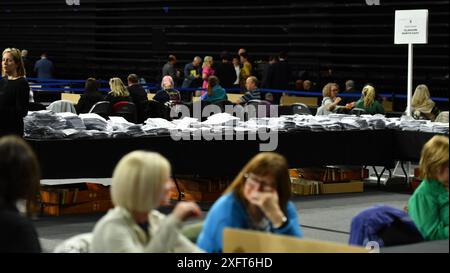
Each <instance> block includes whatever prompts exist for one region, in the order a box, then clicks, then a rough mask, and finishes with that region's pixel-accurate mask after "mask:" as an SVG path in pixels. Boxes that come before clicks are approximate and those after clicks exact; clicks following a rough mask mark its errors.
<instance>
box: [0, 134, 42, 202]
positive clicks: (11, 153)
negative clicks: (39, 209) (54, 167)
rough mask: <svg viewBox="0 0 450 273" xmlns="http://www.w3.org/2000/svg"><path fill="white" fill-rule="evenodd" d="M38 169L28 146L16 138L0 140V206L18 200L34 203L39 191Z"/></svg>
mask: <svg viewBox="0 0 450 273" xmlns="http://www.w3.org/2000/svg"><path fill="white" fill-rule="evenodd" d="M39 180H40V169H39V164H38V161H37V159H36V156H35V154H34V152H33V150H32V149H31V148H30V146H29V145H28V144H27V143H26V142H25V141H24V140H23V139H21V138H19V137H17V136H5V137H2V138H0V206H2V205H6V206H10V205H15V202H16V201H17V200H19V199H22V198H24V199H27V200H29V201H34V200H35V198H36V194H37V193H38V190H39Z"/></svg>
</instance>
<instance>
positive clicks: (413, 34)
mask: <svg viewBox="0 0 450 273" xmlns="http://www.w3.org/2000/svg"><path fill="white" fill-rule="evenodd" d="M394 43H395V44H407V45H408V85H407V96H408V101H407V107H406V115H407V116H411V101H412V89H413V44H427V43H428V10H427V9H420V10H396V11H395V37H394Z"/></svg>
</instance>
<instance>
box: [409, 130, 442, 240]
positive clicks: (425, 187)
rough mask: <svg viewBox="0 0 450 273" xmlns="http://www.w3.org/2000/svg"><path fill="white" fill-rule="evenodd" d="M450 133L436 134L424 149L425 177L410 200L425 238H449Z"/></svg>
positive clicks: (410, 212)
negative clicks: (449, 140)
mask: <svg viewBox="0 0 450 273" xmlns="http://www.w3.org/2000/svg"><path fill="white" fill-rule="evenodd" d="M448 152H449V151H448V137H445V136H434V137H433V138H432V139H430V140H429V141H428V142H427V143H426V144H425V146H424V147H423V150H422V155H421V158H420V163H419V164H420V167H419V168H420V176H421V177H422V178H423V179H424V180H423V181H422V183H421V184H420V186H419V187H418V188H417V189H416V191H415V192H414V194H413V195H412V196H411V198H410V199H409V202H408V207H407V209H408V214H409V216H410V217H411V218H412V219H413V221H414V223H415V224H416V226H417V228H418V229H419V231H420V232H421V233H422V236H423V237H424V239H425V240H428V241H431V240H443V239H448V213H449V211H448V180H449V179H448V167H449V165H448V163H449V161H448V156H449V155H448Z"/></svg>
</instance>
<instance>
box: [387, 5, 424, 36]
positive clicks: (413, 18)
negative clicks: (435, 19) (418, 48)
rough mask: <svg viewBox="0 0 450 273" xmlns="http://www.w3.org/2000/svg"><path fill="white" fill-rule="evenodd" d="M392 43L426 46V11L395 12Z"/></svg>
mask: <svg viewBox="0 0 450 273" xmlns="http://www.w3.org/2000/svg"><path fill="white" fill-rule="evenodd" d="M394 43H395V44H427V43H428V10H427V9H418V10H396V11H395V37H394Z"/></svg>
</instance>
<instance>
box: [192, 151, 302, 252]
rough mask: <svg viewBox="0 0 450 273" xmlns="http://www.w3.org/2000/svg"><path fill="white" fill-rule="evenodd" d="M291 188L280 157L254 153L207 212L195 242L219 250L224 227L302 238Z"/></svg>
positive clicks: (203, 247) (207, 250)
mask: <svg viewBox="0 0 450 273" xmlns="http://www.w3.org/2000/svg"><path fill="white" fill-rule="evenodd" d="M290 187H291V182H290V178H289V171H288V164H287V162H286V159H285V158H284V157H283V156H281V155H279V154H276V153H260V154H258V155H256V156H255V157H254V158H253V159H252V160H250V162H249V163H247V165H246V166H245V167H244V168H243V169H242V171H241V172H240V173H239V174H238V175H237V177H236V179H235V180H234V181H233V183H232V184H231V185H230V187H229V188H228V189H227V190H226V191H225V194H224V195H223V196H222V197H221V198H219V199H218V200H217V201H216V202H215V203H214V205H213V206H212V208H211V209H210V211H209V212H208V215H207V217H206V219H205V222H204V223H203V230H202V231H201V233H200V235H199V237H198V240H197V245H198V246H199V247H200V248H202V249H203V250H205V251H206V252H212V253H217V252H222V250H223V230H224V229H225V228H236V229H247V230H255V231H263V232H270V233H275V234H283V235H290V236H295V237H302V231H301V229H300V225H299V222H298V217H297V209H296V208H295V206H294V204H293V203H292V202H291V201H289V198H290V195H291V188H290Z"/></svg>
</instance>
